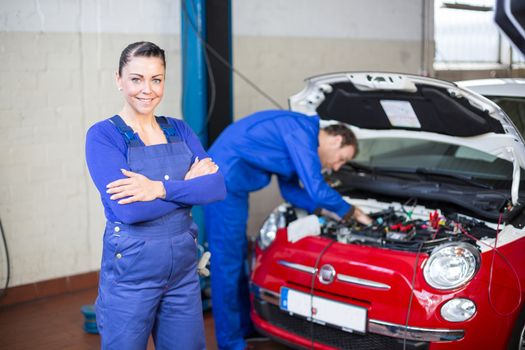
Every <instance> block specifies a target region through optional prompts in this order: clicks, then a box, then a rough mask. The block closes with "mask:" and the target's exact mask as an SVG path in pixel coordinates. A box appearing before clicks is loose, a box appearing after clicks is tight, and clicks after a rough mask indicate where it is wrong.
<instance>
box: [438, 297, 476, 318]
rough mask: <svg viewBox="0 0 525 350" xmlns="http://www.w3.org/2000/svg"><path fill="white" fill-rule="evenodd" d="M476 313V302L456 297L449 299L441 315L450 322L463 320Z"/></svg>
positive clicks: (442, 308)
mask: <svg viewBox="0 0 525 350" xmlns="http://www.w3.org/2000/svg"><path fill="white" fill-rule="evenodd" d="M475 313H476V304H474V302H473V301H472V300H469V299H465V298H456V299H452V300H449V301H447V302H446V303H445V304H444V305H443V306H442V307H441V317H443V318H444V319H445V320H447V321H450V322H463V321H466V320H468V319H470V318H471V317H472V316H474V314H475Z"/></svg>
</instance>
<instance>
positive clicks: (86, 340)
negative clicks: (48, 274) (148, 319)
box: [0, 288, 289, 350]
mask: <svg viewBox="0 0 525 350" xmlns="http://www.w3.org/2000/svg"><path fill="white" fill-rule="evenodd" d="M96 295H97V290H96V289H95V288H93V289H87V290H83V291H80V292H75V293H68V294H63V295H59V296H54V297H49V298H44V299H39V300H35V301H32V302H27V303H22V304H17V305H12V306H5V307H2V308H0V350H3V349H6V350H7V349H9V350H13V349H16V350H33V349H40V350H45V349H49V350H62V349H63V350H71V349H74V350H96V349H100V337H99V336H98V335H94V334H87V333H85V332H84V331H83V329H82V326H83V324H84V317H83V315H82V314H81V312H80V307H81V306H82V305H85V304H92V303H93V302H94V300H95V298H96ZM204 326H205V332H206V348H207V349H208V350H217V344H216V342H215V330H214V323H213V315H212V313H211V312H209V311H207V312H205V314H204ZM249 345H250V349H253V350H286V349H289V348H288V347H285V346H284V345H281V344H278V343H275V342H273V341H270V340H267V341H257V342H251V343H250V344H249ZM153 349H155V347H154V346H153V341H152V340H151V338H150V341H149V344H148V350H153Z"/></svg>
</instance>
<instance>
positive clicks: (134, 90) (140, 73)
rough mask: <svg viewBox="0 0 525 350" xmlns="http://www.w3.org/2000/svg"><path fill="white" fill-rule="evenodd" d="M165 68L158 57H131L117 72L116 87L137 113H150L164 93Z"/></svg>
mask: <svg viewBox="0 0 525 350" xmlns="http://www.w3.org/2000/svg"><path fill="white" fill-rule="evenodd" d="M164 74H165V68H164V65H163V62H162V59H160V58H158V57H132V58H131V59H130V60H129V62H128V63H127V64H126V65H125V66H124V67H123V69H122V75H119V74H118V73H117V87H118V88H119V90H121V91H122V94H123V95H124V99H125V101H126V105H125V107H124V108H131V110H132V111H133V112H135V113H136V114H137V115H152V114H153V111H154V110H155V108H156V107H157V106H158V104H159V103H160V101H161V99H162V96H163V94H164Z"/></svg>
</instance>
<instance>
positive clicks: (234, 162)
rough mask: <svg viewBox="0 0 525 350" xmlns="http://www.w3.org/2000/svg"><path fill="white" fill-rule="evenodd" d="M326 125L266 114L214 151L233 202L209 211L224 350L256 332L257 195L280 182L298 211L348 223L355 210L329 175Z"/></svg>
mask: <svg viewBox="0 0 525 350" xmlns="http://www.w3.org/2000/svg"><path fill="white" fill-rule="evenodd" d="M319 125H320V124H319V117H308V116H305V115H303V114H300V113H295V112H291V111H282V110H279V111H260V112H257V113H254V114H252V115H250V116H247V117H245V118H242V119H240V120H239V121H237V122H235V123H233V124H231V125H229V126H228V128H226V129H225V130H224V131H223V132H222V134H221V135H220V136H219V137H218V138H217V139H216V140H215V143H214V144H213V146H212V147H211V148H210V149H209V151H208V153H209V155H210V156H211V157H212V158H213V161H214V162H215V163H216V164H217V165H218V166H219V167H220V169H221V171H222V174H223V175H224V179H225V184H226V188H227V195H226V199H225V200H223V201H218V202H214V203H210V204H208V205H206V206H205V207H204V212H205V219H206V230H207V234H208V235H207V237H208V243H209V249H210V252H211V281H212V309H213V317H214V319H215V334H216V337H217V343H218V345H219V349H221V350H242V349H244V348H245V346H246V341H245V340H244V339H243V337H245V336H247V335H249V334H250V332H252V331H253V325H252V324H251V321H250V317H249V314H250V313H249V312H250V301H249V293H248V273H247V268H246V266H245V265H246V264H245V260H246V255H247V246H248V240H247V236H246V223H247V220H248V206H249V195H250V193H251V192H255V191H258V190H260V189H262V188H264V187H265V186H266V185H268V184H269V183H270V180H271V177H272V175H276V176H277V179H278V181H279V187H280V190H281V193H282V195H283V197H284V199H286V200H287V201H288V202H290V203H292V204H293V205H294V206H297V207H299V208H303V209H306V210H307V211H309V212H312V211H313V210H314V209H316V208H317V207H322V208H326V209H328V210H331V211H334V212H337V213H338V214H339V215H341V216H343V215H344V214H345V213H346V212H347V211H348V209H349V207H350V206H349V204H348V203H346V202H345V201H344V200H343V199H342V198H341V195H340V194H339V193H337V192H336V191H335V190H333V189H332V188H330V186H328V184H327V183H326V182H325V180H324V178H323V175H322V174H321V167H322V165H321V161H320V159H319V155H318V152H317V149H318V147H319V141H318V136H319V127H320V126H319ZM300 183H301V184H302V186H300Z"/></svg>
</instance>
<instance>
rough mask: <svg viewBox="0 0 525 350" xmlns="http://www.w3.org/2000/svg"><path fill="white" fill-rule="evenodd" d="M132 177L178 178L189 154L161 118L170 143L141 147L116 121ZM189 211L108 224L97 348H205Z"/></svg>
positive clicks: (193, 228)
mask: <svg viewBox="0 0 525 350" xmlns="http://www.w3.org/2000/svg"><path fill="white" fill-rule="evenodd" d="M111 121H112V122H113V123H114V124H115V125H116V126H117V128H118V129H119V131H120V132H121V134H122V135H123V137H124V138H125V139H126V142H127V144H128V157H127V159H128V165H129V167H130V169H131V171H134V172H137V173H140V174H142V175H145V176H146V177H148V178H149V179H152V180H162V179H163V178H164V179H167V178H168V177H169V178H171V179H183V178H184V175H185V174H186V172H187V170H188V169H189V167H190V163H191V158H192V153H191V151H190V150H189V149H188V147H187V145H186V143H185V142H183V141H181V140H180V138H179V137H178V136H176V132H175V131H174V129H173V127H172V126H171V125H169V123H168V122H167V120H165V119H164V118H158V119H157V121H158V122H159V125H160V126H161V128H162V129H163V131H164V133H165V135H166V138H167V139H168V143H167V144H159V145H153V146H148V147H144V146H143V145H142V144H141V143H140V141H139V139H138V137H137V136H136V135H135V134H134V133H133V131H132V130H131V129H130V128H129V127H128V126H127V125H126V124H125V123H124V121H123V120H122V119H121V118H120V117H119V116H115V117H113V118H111ZM190 209H191V207H189V206H186V207H184V206H182V207H181V208H179V209H177V210H174V211H172V212H170V213H169V214H167V215H165V216H162V217H160V218H158V219H155V220H152V221H147V222H142V223H138V224H123V223H119V222H110V221H108V222H107V224H106V230H105V232H104V246H103V255H102V267H101V271H100V284H99V294H98V298H97V301H96V314H97V325H98V329H99V331H100V335H101V341H102V349H108V350H109V349H115V350H124V349H125V350H133V349H141V350H143V349H146V347H147V341H148V337H149V335H150V334H153V339H154V341H155V346H156V349H170V350H171V349H181V350H191V349H204V348H205V339H204V324H203V317H202V304H201V294H200V285H199V278H198V275H197V269H196V265H197V261H196V260H197V245H196V236H197V227H196V225H195V224H194V223H193V221H192V219H191V216H190Z"/></svg>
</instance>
